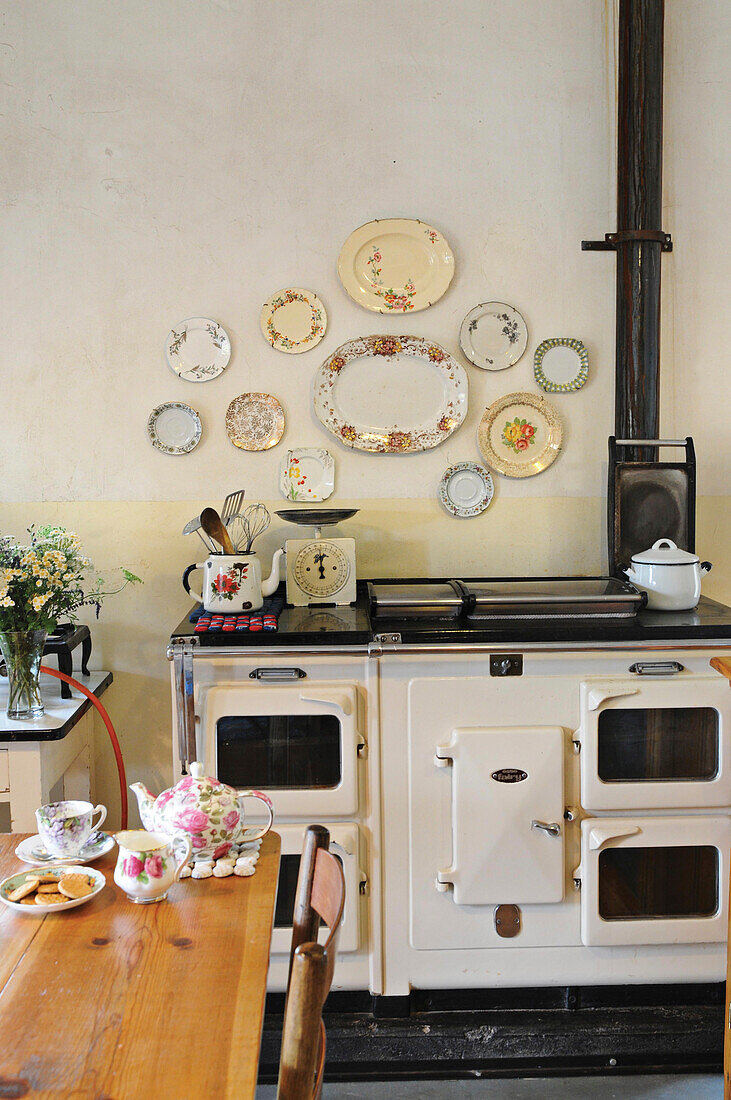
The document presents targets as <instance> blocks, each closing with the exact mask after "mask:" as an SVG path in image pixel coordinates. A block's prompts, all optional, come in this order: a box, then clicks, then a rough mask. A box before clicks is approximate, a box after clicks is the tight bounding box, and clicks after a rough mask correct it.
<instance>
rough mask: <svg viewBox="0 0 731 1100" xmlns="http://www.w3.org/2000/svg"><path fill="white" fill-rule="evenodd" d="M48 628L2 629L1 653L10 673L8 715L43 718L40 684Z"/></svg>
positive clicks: (12, 716) (0, 635)
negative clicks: (40, 670) (39, 675)
mask: <svg viewBox="0 0 731 1100" xmlns="http://www.w3.org/2000/svg"><path fill="white" fill-rule="evenodd" d="M46 636H47V635H46V631H45V630H17V631H10V630H9V631H6V632H5V633H2V632H0V652H1V653H2V655H3V660H4V661H5V668H6V669H7V674H8V708H7V715H8V718H14V719H17V718H40V717H41V715H42V714H43V710H44V708H43V699H42V698H41V688H40V684H39V683H38V672H39V669H40V665H41V657H42V656H43V650H44V647H45V645H46Z"/></svg>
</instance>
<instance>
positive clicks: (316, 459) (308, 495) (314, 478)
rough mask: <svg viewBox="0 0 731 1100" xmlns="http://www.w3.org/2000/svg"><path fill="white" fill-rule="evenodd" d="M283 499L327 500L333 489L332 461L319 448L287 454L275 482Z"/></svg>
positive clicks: (333, 470) (333, 466)
mask: <svg viewBox="0 0 731 1100" xmlns="http://www.w3.org/2000/svg"><path fill="white" fill-rule="evenodd" d="M279 485H280V488H281V490H282V493H283V494H284V496H285V497H286V498H287V500H302V501H317V500H327V498H328V497H329V496H331V495H332V491H333V489H334V488H335V462H334V460H333V456H332V455H331V454H330V452H329V451H325V450H323V448H322V447H300V448H299V449H298V450H296V451H287V458H286V460H285V461H284V462H283V463H282V469H281V477H280V482H279Z"/></svg>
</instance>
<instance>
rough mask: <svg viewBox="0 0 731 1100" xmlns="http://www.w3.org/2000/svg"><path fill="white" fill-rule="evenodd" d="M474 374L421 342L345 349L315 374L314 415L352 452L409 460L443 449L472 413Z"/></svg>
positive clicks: (367, 341)
mask: <svg viewBox="0 0 731 1100" xmlns="http://www.w3.org/2000/svg"><path fill="white" fill-rule="evenodd" d="M467 390H468V387H467V372H466V371H465V369H464V367H462V366H460V364H459V363H458V362H457V361H456V360H455V359H453V358H452V356H451V355H449V354H448V353H447V352H446V351H445V350H444V348H442V347H440V346H439V344H435V343H434V342H433V341H431V340H425V339H424V338H423V337H421V336H387V335H381V336H363V337H361V338H360V339H358V340H349V341H348V342H347V343H346V344H341V345H340V347H339V348H337V349H336V350H335V351H334V352H333V354H332V355H331V356H330V357H329V358H328V359H326V360H325V362H324V363H323V364H322V366H321V367H320V370H319V371H318V373H317V374H316V375H315V389H314V406H315V414H316V416H317V417H318V419H319V420H320V422H321V423H322V424H324V426H325V427H326V428H327V430H328V431H329V432H332V434H333V435H334V436H335V437H336V438H337V439H339V440H340V442H341V443H344V444H345V446H347V447H354V448H355V449H356V450H359V451H372V452H375V453H378V454H408V453H410V452H412V451H427V450H429V449H430V448H432V447H438V446H439V444H440V443H443V442H444V440H445V439H447V437H448V436H449V435H451V434H452V432H454V431H456V430H457V428H459V427H460V425H461V424H462V422H463V421H464V418H465V416H466V415H467Z"/></svg>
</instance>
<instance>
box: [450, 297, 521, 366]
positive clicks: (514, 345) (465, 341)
mask: <svg viewBox="0 0 731 1100" xmlns="http://www.w3.org/2000/svg"><path fill="white" fill-rule="evenodd" d="M527 343H528V327H527V325H526V323H525V321H524V320H523V317H522V315H521V314H520V313H518V311H517V309H515V308H514V306H509V305H508V304H507V303H506V302H483V303H482V304H481V305H479V306H475V308H474V309H471V310H470V311H469V313H468V314H467V316H466V317H465V319H464V321H463V322H462V327H461V328H460V330H459V345H460V347H461V348H462V351H463V353H464V355H465V356H466V357H467V359H469V361H470V363H474V365H475V366H476V367H480V368H481V369H482V370H505V368H506V367H512V366H513V364H514V363H517V362H518V360H519V359H520V357H521V355H522V354H523V352H524V351H525V349H526V345H527Z"/></svg>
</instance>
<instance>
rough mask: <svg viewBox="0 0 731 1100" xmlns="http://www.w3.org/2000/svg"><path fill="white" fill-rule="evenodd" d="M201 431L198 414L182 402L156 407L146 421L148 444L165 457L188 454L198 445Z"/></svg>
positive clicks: (169, 402)
mask: <svg viewBox="0 0 731 1100" xmlns="http://www.w3.org/2000/svg"><path fill="white" fill-rule="evenodd" d="M201 431H202V428H201V420H200V417H199V416H198V413H197V412H196V411H195V409H191V407H190V405H184V404H183V403H182V401H166V402H165V404H164V405H158V406H157V408H156V409H153V410H152V412H151V413H150V416H149V418H148V421H147V434H148V436H149V438H150V443H152V446H153V447H157V449H158V451H164V452H165V454H166V455H187V454H189V452H190V451H192V450H193V448H194V447H197V446H198V444H199V443H200V438H201Z"/></svg>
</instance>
